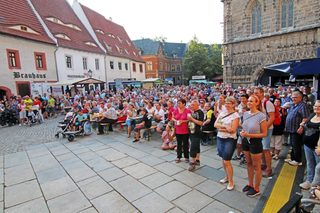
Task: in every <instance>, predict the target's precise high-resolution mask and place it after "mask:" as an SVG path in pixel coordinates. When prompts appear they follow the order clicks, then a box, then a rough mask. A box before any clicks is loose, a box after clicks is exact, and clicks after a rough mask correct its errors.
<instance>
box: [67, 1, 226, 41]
mask: <svg viewBox="0 0 320 213" xmlns="http://www.w3.org/2000/svg"><path fill="white" fill-rule="evenodd" d="M68 1H69V2H70V3H71V4H72V2H73V0H68ZM78 1H79V2H80V3H81V4H83V5H85V6H87V7H89V8H91V9H93V10H95V11H97V12H99V13H100V14H102V15H104V16H105V17H106V18H109V17H111V18H112V20H113V21H114V22H115V23H117V24H120V25H122V26H123V27H124V28H125V29H126V31H127V33H128V34H129V36H130V38H131V39H132V40H135V39H141V38H156V37H165V38H167V41H169V42H188V41H190V40H191V39H192V38H193V36H194V35H196V36H197V38H198V39H199V40H200V41H201V42H202V43H206V44H212V43H222V37H223V24H222V22H223V4H222V3H221V1H220V0H198V1H196V0H78Z"/></svg>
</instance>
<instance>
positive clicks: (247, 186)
mask: <svg viewBox="0 0 320 213" xmlns="http://www.w3.org/2000/svg"><path fill="white" fill-rule="evenodd" d="M250 189H253V187H251V186H249V185H246V186H245V187H243V189H242V192H247V191H249V190H250Z"/></svg>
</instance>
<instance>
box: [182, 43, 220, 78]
mask: <svg viewBox="0 0 320 213" xmlns="http://www.w3.org/2000/svg"><path fill="white" fill-rule="evenodd" d="M183 66H184V70H185V77H186V78H188V79H191V77H192V76H193V75H205V76H206V77H207V79H211V78H213V77H214V76H216V75H219V74H221V73H222V66H221V47H219V45H217V44H213V45H204V44H202V43H201V42H199V41H198V39H197V38H196V37H194V38H193V40H191V41H190V43H189V47H188V51H187V52H186V54H185V57H184V59H183Z"/></svg>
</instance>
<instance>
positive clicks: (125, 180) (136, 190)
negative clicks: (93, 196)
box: [110, 175, 152, 202]
mask: <svg viewBox="0 0 320 213" xmlns="http://www.w3.org/2000/svg"><path fill="white" fill-rule="evenodd" d="M110 185H111V186H112V187H113V188H114V189H115V190H117V191H118V192H119V193H120V194H121V195H122V196H123V197H125V198H126V199H127V200H128V201H129V202H132V201H135V200H137V199H139V198H141V197H143V196H145V195H146V194H149V193H151V192H152V191H151V189H149V188H148V187H146V186H144V185H143V184H142V183H140V182H139V181H137V180H136V179H134V178H133V177H131V176H129V175H127V176H125V177H122V178H119V179H117V180H115V181H112V182H111V183H110Z"/></svg>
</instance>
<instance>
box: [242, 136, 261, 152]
mask: <svg viewBox="0 0 320 213" xmlns="http://www.w3.org/2000/svg"><path fill="white" fill-rule="evenodd" d="M261 141H262V138H250V141H248V139H247V138H243V139H242V150H243V151H249V152H250V153H251V154H259V153H262V152H263V146H262V142H261Z"/></svg>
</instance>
